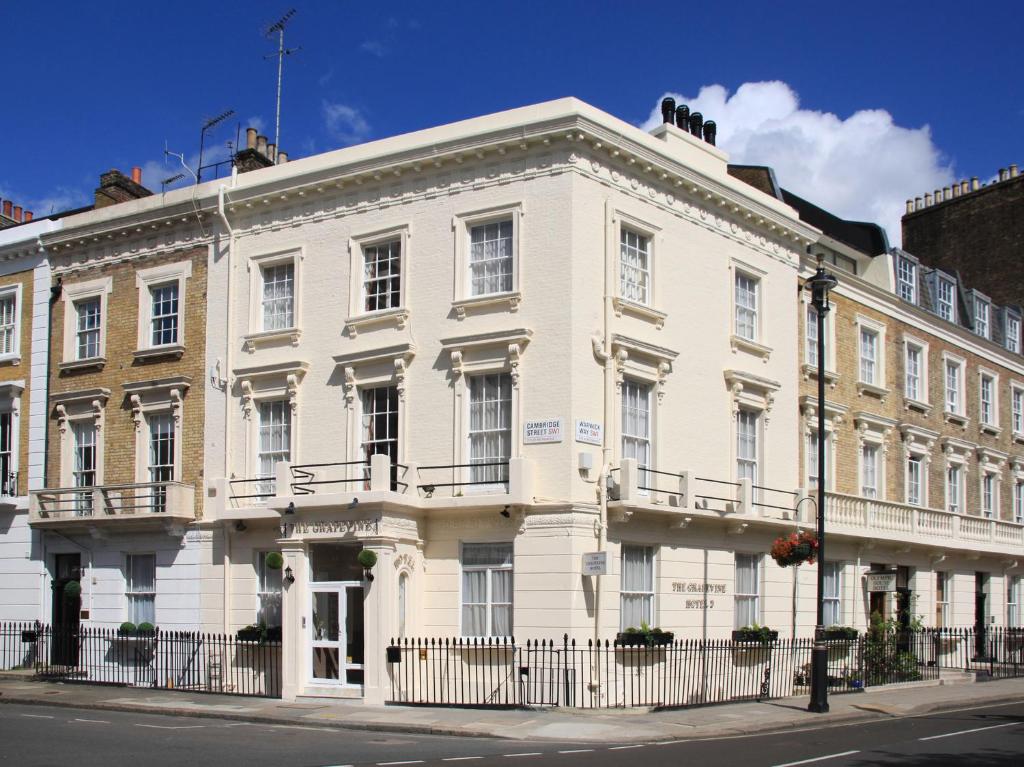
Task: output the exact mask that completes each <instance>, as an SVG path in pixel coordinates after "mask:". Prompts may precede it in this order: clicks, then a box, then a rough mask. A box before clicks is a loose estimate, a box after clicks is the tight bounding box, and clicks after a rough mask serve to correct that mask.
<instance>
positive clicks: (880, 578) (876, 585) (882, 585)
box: [864, 573, 896, 592]
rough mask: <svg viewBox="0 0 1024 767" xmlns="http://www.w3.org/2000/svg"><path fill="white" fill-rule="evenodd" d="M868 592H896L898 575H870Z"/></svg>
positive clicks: (868, 575) (867, 576)
mask: <svg viewBox="0 0 1024 767" xmlns="http://www.w3.org/2000/svg"><path fill="white" fill-rule="evenodd" d="M864 577H865V578H867V581H868V591H869V592H875V591H896V573H868V574H867V575H865V576H864Z"/></svg>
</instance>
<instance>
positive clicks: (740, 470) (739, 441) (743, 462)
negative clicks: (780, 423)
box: [736, 408, 761, 485]
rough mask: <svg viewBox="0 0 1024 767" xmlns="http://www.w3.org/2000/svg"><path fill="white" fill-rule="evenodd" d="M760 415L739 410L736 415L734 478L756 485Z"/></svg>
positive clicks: (750, 411)
mask: <svg viewBox="0 0 1024 767" xmlns="http://www.w3.org/2000/svg"><path fill="white" fill-rule="evenodd" d="M760 428H761V417H760V414H759V413H757V412H756V411H754V410H748V409H747V408H740V409H739V411H738V412H737V413H736V478H737V479H749V480H750V481H751V483H752V484H755V485H756V484H757V477H758V471H757V468H758V462H759V461H758V443H759V441H760V440H759V436H760V434H759V431H760Z"/></svg>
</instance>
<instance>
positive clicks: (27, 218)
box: [25, 210, 32, 224]
mask: <svg viewBox="0 0 1024 767" xmlns="http://www.w3.org/2000/svg"><path fill="white" fill-rule="evenodd" d="M31 220H32V211H30V210H26V211H25V223H26V224H27V223H28V222H29V221H31Z"/></svg>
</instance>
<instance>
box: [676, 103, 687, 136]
mask: <svg viewBox="0 0 1024 767" xmlns="http://www.w3.org/2000/svg"><path fill="white" fill-rule="evenodd" d="M676 127H677V128H679V130H684V131H687V132H689V131H690V107H688V106H686V104H680V105H679V106H677V107H676Z"/></svg>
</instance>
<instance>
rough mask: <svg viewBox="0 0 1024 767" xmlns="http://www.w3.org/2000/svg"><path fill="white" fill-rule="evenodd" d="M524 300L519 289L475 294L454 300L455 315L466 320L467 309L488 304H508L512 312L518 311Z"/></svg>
mask: <svg viewBox="0 0 1024 767" xmlns="http://www.w3.org/2000/svg"><path fill="white" fill-rule="evenodd" d="M522 300H523V294H522V293H520V292H518V291H516V292H514V293H491V294H490V295H486V296H473V297H472V298H460V299H459V300H458V301H452V308H453V309H455V316H456V317H457V318H458V319H460V320H464V319H466V311H467V310H470V309H479V308H483V307H487V306H497V305H500V304H508V310H509V311H510V312H515V311H518V310H519V304H520V303H521V302H522Z"/></svg>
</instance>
